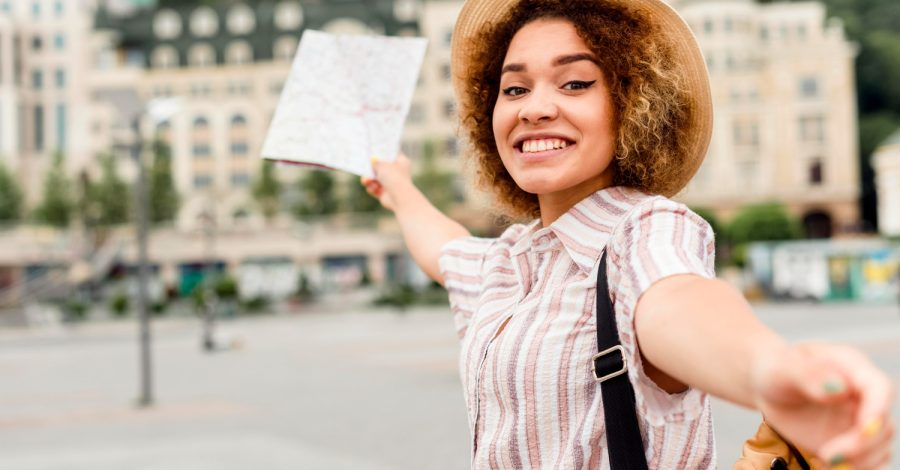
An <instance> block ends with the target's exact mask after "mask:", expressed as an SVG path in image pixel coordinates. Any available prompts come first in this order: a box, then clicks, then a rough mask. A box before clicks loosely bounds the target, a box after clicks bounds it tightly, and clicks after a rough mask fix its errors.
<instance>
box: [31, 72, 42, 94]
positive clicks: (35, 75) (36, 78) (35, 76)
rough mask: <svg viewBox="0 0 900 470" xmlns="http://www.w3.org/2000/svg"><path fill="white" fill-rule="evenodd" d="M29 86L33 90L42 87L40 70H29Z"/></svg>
mask: <svg viewBox="0 0 900 470" xmlns="http://www.w3.org/2000/svg"><path fill="white" fill-rule="evenodd" d="M31 86H32V87H33V88H34V89H35V90H40V89H41V88H44V74H43V72H41V71H40V70H32V71H31Z"/></svg>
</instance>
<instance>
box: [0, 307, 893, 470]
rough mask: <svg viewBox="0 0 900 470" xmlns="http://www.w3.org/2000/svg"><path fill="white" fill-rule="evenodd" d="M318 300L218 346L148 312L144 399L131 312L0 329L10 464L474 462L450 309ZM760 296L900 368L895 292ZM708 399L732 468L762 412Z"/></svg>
mask: <svg viewBox="0 0 900 470" xmlns="http://www.w3.org/2000/svg"><path fill="white" fill-rule="evenodd" d="M319 310H321V311H318V312H303V313H295V314H287V313H281V314H275V315H266V316H257V317H241V318H239V319H237V320H229V321H222V322H220V323H219V324H218V332H217V333H218V334H217V337H218V338H219V342H220V343H221V344H223V348H222V350H220V351H217V352H215V353H212V354H207V353H204V352H202V350H201V348H200V337H201V325H200V321H199V320H198V319H196V318H192V317H175V318H164V319H160V320H154V326H153V332H154V339H153V353H154V356H153V360H154V379H155V383H154V390H155V401H156V404H155V406H153V407H152V408H149V409H139V408H136V407H135V406H134V402H135V401H136V398H137V395H138V390H139V383H138V379H139V370H138V368H137V366H138V347H137V344H136V338H137V324H136V321H134V320H124V321H109V322H99V323H86V324H80V325H74V326H55V327H53V326H46V327H41V328H39V329H15V328H7V329H2V330H0V390H2V392H0V468H2V469H3V470H49V469H66V470H88V469H90V470H113V469H115V470H119V469H129V470H151V469H152V470H163V469H165V470H178V469H185V470H187V469H191V470H197V469H217V470H223V469H224V470H231V469H288V468H290V469H301V468H302V469H320V468H323V469H326V468H327V469H344V468H346V469H351V468H352V469H417V470H418V469H462V468H467V465H468V449H469V443H468V437H469V431H468V429H467V427H468V426H467V424H466V417H465V412H464V404H463V398H462V397H463V395H462V391H461V387H460V383H459V378H458V375H457V370H456V361H457V354H458V345H457V341H456V337H455V334H454V330H453V326H452V319H451V317H450V315H449V314H448V313H447V308H446V307H432V308H427V309H426V308H423V309H413V310H410V311H407V312H405V313H399V312H395V311H392V310H384V309H380V310H375V309H372V310H371V311H362V310H360V311H358V312H349V313H348V312H339V310H340V307H339V305H331V306H329V307H328V308H322V309H319ZM756 310H757V312H758V313H759V315H760V317H761V318H762V319H763V321H765V322H766V323H767V324H769V325H771V326H772V327H774V328H775V329H776V330H778V331H779V332H781V333H782V334H784V335H786V336H787V337H789V338H791V339H794V340H810V339H823V340H829V341H843V342H848V343H850V344H853V345H855V346H857V347H860V348H862V349H863V350H864V351H865V352H867V353H868V354H870V355H871V357H872V358H873V359H874V360H875V361H876V362H877V363H878V364H879V365H880V366H881V367H883V368H884V369H885V370H887V371H888V373H889V374H890V375H891V377H892V378H894V379H895V380H897V381H900V308H898V307H897V306H896V305H894V306H868V307H866V306H856V305H851V304H845V305H814V304H789V305H783V304H782V305H776V304H765V305H760V306H757V308H756ZM714 412H715V420H716V429H717V431H716V432H717V448H718V454H719V465H720V467H721V468H730V464H731V463H733V462H734V460H735V459H736V457H737V455H738V454H739V452H740V446H741V443H742V441H743V440H744V439H746V438H747V437H749V436H751V435H752V434H753V432H754V431H755V428H756V426H757V425H758V423H759V418H758V415H756V414H754V413H751V412H748V411H745V410H742V409H738V408H736V407H734V406H731V405H728V404H725V403H722V402H719V401H716V402H715V403H714ZM894 419H895V420H900V406H897V407H895V410H894ZM894 449H895V450H894V455H895V456H896V455H900V440H896V441H895V447H894ZM893 468H900V463H898V462H895V463H894V467H893Z"/></svg>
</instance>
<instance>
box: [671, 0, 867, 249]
mask: <svg viewBox="0 0 900 470" xmlns="http://www.w3.org/2000/svg"><path fill="white" fill-rule="evenodd" d="M675 7H676V8H677V9H679V11H680V12H681V14H682V15H683V16H684V18H685V20H686V21H687V22H688V24H689V25H690V26H691V28H692V29H693V31H694V33H695V35H696V36H697V39H698V41H699V42H700V46H701V49H702V50H703V53H704V56H705V57H706V62H707V66H708V69H709V73H710V77H711V84H712V93H713V102H714V113H715V118H714V119H715V120H714V130H713V137H712V142H711V144H710V148H709V151H708V153H707V156H706V160H705V161H704V163H703V165H702V167H701V168H700V170H699V172H698V174H697V175H696V176H695V178H694V179H693V181H692V182H691V184H690V185H689V187H688V188H687V190H686V191H684V192H683V193H682V194H681V195H680V196H679V197H680V199H681V200H683V201H684V202H686V203H688V204H690V205H692V206H695V207H705V208H709V209H712V210H714V211H715V212H717V213H718V214H719V215H720V216H722V217H724V218H726V219H727V218H729V217H730V216H732V215H733V214H734V212H735V211H736V210H738V209H739V208H740V207H741V206H744V205H747V204H753V203H761V202H769V201H777V202H780V203H783V204H785V205H786V206H787V208H788V210H789V211H790V212H792V213H793V214H794V215H795V216H797V217H798V218H800V219H801V220H802V221H803V225H804V227H805V230H806V235H807V236H809V237H813V238H818V237H827V236H831V235H832V234H839V233H844V232H852V231H855V230H856V229H857V224H858V220H859V209H858V199H859V195H860V183H859V166H858V165H859V164H858V150H857V113H856V104H855V98H854V96H855V94H854V90H855V82H854V74H853V60H854V57H855V55H856V47H855V46H854V45H853V44H852V43H850V42H849V41H848V40H847V39H846V38H845V37H844V29H843V26H842V25H841V23H840V22H839V21H837V20H835V19H827V18H826V15H825V7H824V6H823V5H822V4H821V3H817V2H799V3H772V4H765V5H763V4H757V3H755V2H753V1H751V0H694V1H690V0H683V1H681V2H678V3H675Z"/></svg>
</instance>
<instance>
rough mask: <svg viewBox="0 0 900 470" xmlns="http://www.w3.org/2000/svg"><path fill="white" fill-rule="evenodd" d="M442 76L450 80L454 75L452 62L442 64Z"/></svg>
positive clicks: (445, 79)
mask: <svg viewBox="0 0 900 470" xmlns="http://www.w3.org/2000/svg"><path fill="white" fill-rule="evenodd" d="M441 77H442V78H443V79H444V81H447V82H449V81H450V78H451V77H452V75H451V71H450V64H441Z"/></svg>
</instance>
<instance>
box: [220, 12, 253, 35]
mask: <svg viewBox="0 0 900 470" xmlns="http://www.w3.org/2000/svg"><path fill="white" fill-rule="evenodd" d="M227 22H228V31H230V32H231V34H236V35H243V34H249V33H251V32H253V28H255V27H256V17H255V16H254V14H253V10H251V9H250V7H248V6H247V5H236V6H234V7H232V8H231V10H230V11H229V12H228V21H227Z"/></svg>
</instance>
